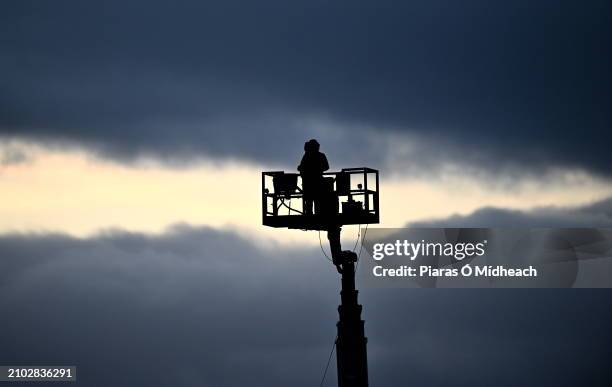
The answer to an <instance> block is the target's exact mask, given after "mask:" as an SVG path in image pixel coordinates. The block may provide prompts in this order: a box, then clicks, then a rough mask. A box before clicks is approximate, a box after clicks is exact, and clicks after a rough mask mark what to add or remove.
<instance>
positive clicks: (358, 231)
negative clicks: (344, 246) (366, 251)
mask: <svg viewBox="0 0 612 387" xmlns="http://www.w3.org/2000/svg"><path fill="white" fill-rule="evenodd" d="M360 235H361V224H360V225H359V228H357V240H355V246H353V253H354V252H355V250H356V249H357V243H359V236H360Z"/></svg>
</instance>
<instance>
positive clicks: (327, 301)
mask: <svg viewBox="0 0 612 387" xmlns="http://www.w3.org/2000/svg"><path fill="white" fill-rule="evenodd" d="M0 257H1V259H0V309H1V310H2V319H1V320H0V348H2V350H1V351H0V364H75V365H77V366H78V367H79V368H78V375H79V376H78V377H79V385H83V386H93V385H113V386H131V387H132V386H141V385H142V386H158V385H159V386H167V385H176V386H191V385H210V386H238V385H245V384H256V385H266V386H287V385H292V386H312V385H316V384H317V383H318V382H319V380H320V379H319V378H320V376H321V373H322V371H323V367H324V365H325V362H326V360H327V356H328V354H329V350H330V346H331V343H332V340H333V337H334V335H335V326H334V322H335V321H336V319H337V312H336V309H335V306H336V304H337V302H338V298H339V296H338V287H339V283H338V282H339V281H338V278H337V273H335V270H334V269H333V267H332V266H331V265H330V264H329V263H328V262H327V261H326V260H325V259H324V258H323V257H322V256H321V255H320V252H319V251H318V249H303V250H300V249H286V248H273V249H271V251H269V252H266V251H263V250H260V249H258V248H256V247H254V246H253V245H252V244H250V243H248V242H246V241H244V240H243V239H241V238H240V237H238V236H236V235H233V234H231V233H224V232H218V231H213V230H211V229H205V228H203V229H199V228H190V227H186V226H182V227H178V228H175V229H173V230H171V231H169V232H167V233H165V234H162V235H159V236H150V235H143V234H131V233H126V232H120V231H116V232H111V233H106V234H102V235H99V236H96V237H92V238H88V239H75V238H72V237H68V236H64V235H48V234H47V235H27V234H23V235H4V236H1V237H0ZM360 297H361V301H362V303H363V304H364V305H365V309H364V313H365V318H366V333H367V335H368V336H369V341H368V347H369V364H370V380H371V384H372V385H377V386H397V385H399V384H408V383H409V384H414V385H419V386H441V385H444V386H452V385H475V386H490V385H501V386H515V385H525V386H530V385H534V386H535V385H538V386H540V385H556V386H576V385H585V386H586V385H588V386H604V385H608V383H606V382H609V379H607V380H606V379H605V378H606V377H608V376H607V372H606V371H607V369H606V365H607V361H608V359H609V358H610V355H611V353H610V352H611V350H610V346H609V343H610V339H611V337H610V336H611V335H610V334H609V333H608V332H609V329H608V327H609V325H610V322H611V321H612V314H611V312H610V308H609V300H608V298H609V292H608V291H602V290H599V291H591V290H582V291H574V290H572V291H559V290H538V291H525V290H496V291H481V290H462V291H453V290H435V291H428V290H407V289H395V290H389V289H387V290H382V289H380V290H375V289H362V291H361V292H360ZM331 369H332V372H331V374H330V375H329V376H328V377H329V378H330V380H328V383H327V385H334V384H335V380H334V378H335V374H334V371H333V369H334V363H332V367H331Z"/></svg>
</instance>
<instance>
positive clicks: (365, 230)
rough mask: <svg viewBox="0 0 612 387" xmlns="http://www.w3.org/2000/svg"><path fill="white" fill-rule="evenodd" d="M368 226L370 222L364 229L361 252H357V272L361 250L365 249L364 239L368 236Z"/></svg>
mask: <svg viewBox="0 0 612 387" xmlns="http://www.w3.org/2000/svg"><path fill="white" fill-rule="evenodd" d="M368 226H369V224H366V226H365V229H364V230H363V238H361V246H359V254H357V263H356V264H355V273H357V268H358V267H359V261H360V258H361V250H363V241H364V240H365V238H366V235H367V233H368Z"/></svg>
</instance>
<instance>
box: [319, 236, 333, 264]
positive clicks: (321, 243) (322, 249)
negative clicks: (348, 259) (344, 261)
mask: <svg viewBox="0 0 612 387" xmlns="http://www.w3.org/2000/svg"><path fill="white" fill-rule="evenodd" d="M319 246H320V247H321V251H322V252H323V255H325V258H327V260H328V261H330V262H333V260H332V259H331V258H330V257H329V256H328V255H327V253H325V249H324V248H323V242H321V230H319Z"/></svg>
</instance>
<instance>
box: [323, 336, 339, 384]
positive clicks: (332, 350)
mask: <svg viewBox="0 0 612 387" xmlns="http://www.w3.org/2000/svg"><path fill="white" fill-rule="evenodd" d="M337 340H338V336H336V338H335V339H334V345H333V346H332V349H331V352H330V353H329V358H328V359H327V365H326V366H325V371H323V378H322V379H321V383H320V384H319V387H323V383H325V377H326V376H327V370H328V369H329V363H330V362H331V358H332V355H333V354H334V350H335V349H336V341H337Z"/></svg>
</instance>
